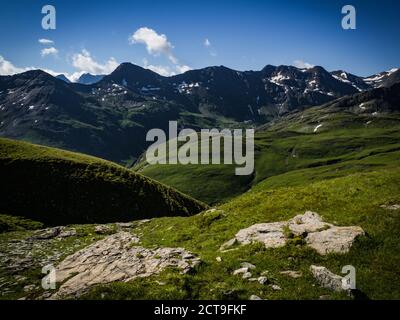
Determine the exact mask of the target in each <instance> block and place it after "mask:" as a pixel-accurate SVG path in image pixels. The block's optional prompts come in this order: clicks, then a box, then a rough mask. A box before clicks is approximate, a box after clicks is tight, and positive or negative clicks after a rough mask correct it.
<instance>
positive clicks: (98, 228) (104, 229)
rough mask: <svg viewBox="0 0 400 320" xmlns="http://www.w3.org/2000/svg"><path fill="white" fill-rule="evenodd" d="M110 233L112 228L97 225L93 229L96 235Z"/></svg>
mask: <svg viewBox="0 0 400 320" xmlns="http://www.w3.org/2000/svg"><path fill="white" fill-rule="evenodd" d="M112 231H113V229H112V227H111V226H107V225H98V226H96V227H95V228H94V232H95V233H97V234H110V233H111V232H112Z"/></svg>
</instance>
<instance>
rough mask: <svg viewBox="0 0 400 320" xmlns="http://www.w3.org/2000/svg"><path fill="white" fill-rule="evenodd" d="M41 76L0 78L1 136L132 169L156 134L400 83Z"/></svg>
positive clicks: (196, 73) (318, 70) (396, 74)
mask: <svg viewBox="0 0 400 320" xmlns="http://www.w3.org/2000/svg"><path fill="white" fill-rule="evenodd" d="M64 78H65V76H64V77H62V75H61V76H58V77H57V78H55V77H52V76H51V75H49V74H47V73H45V72H43V71H40V70H34V71H28V72H25V73H22V74H17V75H14V76H2V77H0V136H2V137H9V138H15V139H23V140H27V141H31V142H35V143H41V144H46V145H50V146H57V147H62V148H65V149H69V150H74V151H80V152H84V153H87V154H92V155H96V156H100V157H102V158H105V159H109V160H113V161H116V162H125V163H128V164H129V163H131V162H133V161H135V159H136V158H137V157H138V156H139V155H140V154H141V153H142V152H143V151H144V150H145V148H146V147H147V143H146V141H145V135H146V133H147V131H148V130H149V129H151V128H161V129H166V128H167V127H168V121H169V120H178V121H179V124H180V126H181V127H191V128H194V129H199V128H204V127H227V126H236V127H237V126H242V125H251V126H258V125H262V124H265V123H267V122H269V121H271V120H273V119H276V118H277V117H281V116H283V115H284V114H286V113H288V112H293V111H296V110H303V109H305V108H308V107H311V106H317V105H321V104H324V103H327V102H330V101H333V100H335V99H338V98H341V97H343V96H346V95H353V94H356V93H359V92H364V91H368V90H372V89H374V88H378V87H389V86H391V85H393V84H394V83H396V82H398V81H400V70H399V69H393V70H390V71H387V72H382V73H379V74H377V75H373V76H370V77H367V78H363V77H358V76H355V75H352V74H350V73H347V72H345V71H334V72H331V73H330V72H328V71H326V70H325V69H324V68H322V67H313V68H310V69H299V68H296V67H292V66H278V67H276V66H271V65H267V66H266V67H265V68H263V69H262V70H260V71H235V70H232V69H229V68H226V67H223V66H219V67H208V68H204V69H200V70H192V71H188V72H186V73H184V74H180V75H176V76H172V77H163V76H161V75H159V74H157V73H155V72H153V71H150V70H148V69H144V68H141V67H139V66H136V65H133V64H130V63H123V64H121V65H120V66H119V67H118V68H117V69H116V70H115V71H114V72H112V73H111V74H110V75H107V76H104V77H103V76H93V75H89V74H86V75H82V77H81V79H80V81H78V82H83V83H91V84H82V83H68V82H67V81H66V79H64Z"/></svg>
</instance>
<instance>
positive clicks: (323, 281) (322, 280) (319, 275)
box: [310, 265, 351, 293]
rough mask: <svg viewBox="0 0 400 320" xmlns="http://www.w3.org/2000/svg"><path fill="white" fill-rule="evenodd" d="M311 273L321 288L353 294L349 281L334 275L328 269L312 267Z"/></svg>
mask: <svg viewBox="0 0 400 320" xmlns="http://www.w3.org/2000/svg"><path fill="white" fill-rule="evenodd" d="M310 271H311V273H312V275H313V277H314V278H315V280H317V282H318V283H319V285H320V286H321V287H323V288H326V289H330V290H333V291H336V292H341V291H344V292H347V293H350V292H351V288H350V285H349V283H348V281H347V279H346V278H344V277H341V276H339V275H337V274H334V273H332V272H331V271H329V270H328V269H327V268H325V267H322V266H314V265H312V266H311V267H310Z"/></svg>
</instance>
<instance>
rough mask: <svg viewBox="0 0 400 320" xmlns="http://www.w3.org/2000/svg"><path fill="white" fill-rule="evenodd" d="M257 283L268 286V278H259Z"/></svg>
mask: <svg viewBox="0 0 400 320" xmlns="http://www.w3.org/2000/svg"><path fill="white" fill-rule="evenodd" d="M257 281H258V283H259V284H262V285H264V284H267V283H268V282H269V281H268V278H267V277H259V278H258V279H257Z"/></svg>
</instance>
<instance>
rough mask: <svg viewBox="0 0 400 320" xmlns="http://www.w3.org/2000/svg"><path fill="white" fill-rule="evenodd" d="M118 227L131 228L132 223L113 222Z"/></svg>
mask: <svg viewBox="0 0 400 320" xmlns="http://www.w3.org/2000/svg"><path fill="white" fill-rule="evenodd" d="M115 225H116V226H117V227H118V228H121V229H124V228H132V227H133V223H132V222H117V223H116V224H115Z"/></svg>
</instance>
